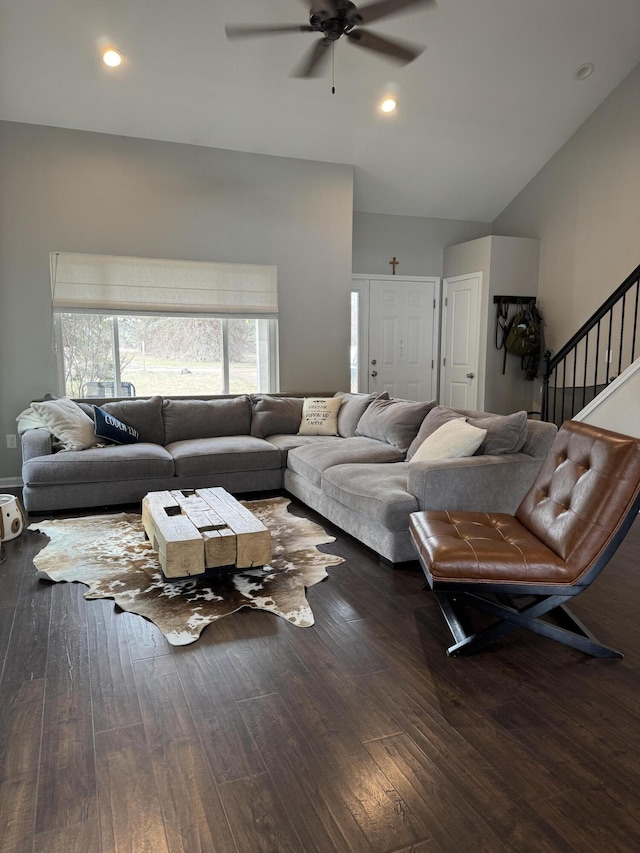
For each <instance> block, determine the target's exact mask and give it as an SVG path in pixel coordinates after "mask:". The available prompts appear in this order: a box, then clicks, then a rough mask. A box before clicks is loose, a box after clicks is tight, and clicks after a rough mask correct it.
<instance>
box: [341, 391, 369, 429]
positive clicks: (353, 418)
mask: <svg viewBox="0 0 640 853" xmlns="http://www.w3.org/2000/svg"><path fill="white" fill-rule="evenodd" d="M333 396H334V397H342V405H341V406H340V410H339V411H338V435H341V436H342V437H343V438H353V436H354V435H355V434H356V427H357V426H358V421H359V420H360V418H361V417H362V416H363V415H364V413H365V411H366V410H367V408H368V407H369V406H370V405H371V403H373V401H374V400H375V399H376V395H375V394H348V393H345V392H344V391H337V392H336V393H335V394H334V395H333Z"/></svg>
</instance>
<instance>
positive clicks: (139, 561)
mask: <svg viewBox="0 0 640 853" xmlns="http://www.w3.org/2000/svg"><path fill="white" fill-rule="evenodd" d="M289 503H290V501H289V500H287V499H286V498H271V499H268V500H259V501H250V502H245V505H246V506H247V507H249V509H250V510H251V511H252V512H253V513H254V514H255V515H256V516H257V517H258V518H259V519H260V520H261V521H262V523H263V524H264V525H266V527H268V528H269V530H270V531H271V535H272V545H273V559H272V560H271V565H269V566H264V567H262V568H257V569H243V570H242V571H237V572H225V573H222V574H220V575H218V576H215V577H209V578H204V579H201V580H198V579H194V578H189V579H187V580H181V581H168V580H166V579H165V578H164V577H163V575H162V572H161V569H160V564H159V562H158V560H157V558H156V554H155V552H154V551H153V549H152V548H151V544H150V542H148V541H147V540H146V539H145V534H144V529H143V527H142V521H141V517H140V516H139V515H135V514H127V513H118V514H117V515H103V516H89V517H86V518H67V519H55V520H52V521H38V522H36V523H34V524H32V525H30V527H29V530H33V531H39V532H40V533H44V534H45V535H46V536H48V537H49V539H50V540H51V541H50V542H49V543H48V544H47V545H46V546H45V547H44V548H43V549H42V551H40V552H39V553H38V554H37V555H36V557H35V559H34V561H33V562H34V565H35V567H36V568H37V570H38V577H40V578H45V579H47V580H51V581H78V582H79V583H84V584H86V585H87V586H88V587H89V590H88V592H86V593H85V598H87V599H92V598H113V599H114V601H115V602H116V604H117V605H118V606H119V607H121V608H122V609H123V610H127V611H129V612H130V613H137V614H139V615H140V616H145V617H146V618H147V619H149V620H150V621H151V622H153V623H154V624H155V625H157V626H158V628H159V629H160V630H161V631H162V633H163V634H164V635H165V637H166V638H167V640H168V641H169V642H170V643H171V644H172V645H174V646H182V645H187V644H188V643H193V642H194V641H195V640H197V639H198V637H199V636H200V634H201V632H202V630H203V629H204V628H205V627H206V626H207V625H210V624H211V622H215V621H216V620H217V619H221V618H222V617H223V616H227V615H228V614H230V613H234V612H235V611H236V610H239V609H240V608H241V607H253V608H257V609H260V610H269V611H271V612H272V613H276V614H277V615H278V616H282V617H283V618H284V619H287V620H288V621H289V622H291V623H292V624H294V625H299V626H302V627H307V626H309V625H313V621H314V620H313V614H312V612H311V608H310V607H309V603H308V601H307V599H306V596H305V587H309V586H313V585H314V584H316V583H318V582H319V581H321V580H323V579H324V578H326V577H327V573H326V571H325V569H326V567H327V566H337V565H339V564H340V563H342V562H344V560H343V559H342V557H336V556H334V555H333V554H324V553H322V552H321V551H319V550H318V549H317V547H316V546H317V545H324V544H326V543H329V542H334V541H335V538H334V537H333V536H329V535H328V534H327V533H325V531H324V530H323V529H322V528H321V527H320V526H319V525H317V524H315V523H314V522H312V521H309V520H308V519H306V518H298V517H297V516H295V515H292V514H291V513H290V512H289V511H288V510H287V506H288V505H289Z"/></svg>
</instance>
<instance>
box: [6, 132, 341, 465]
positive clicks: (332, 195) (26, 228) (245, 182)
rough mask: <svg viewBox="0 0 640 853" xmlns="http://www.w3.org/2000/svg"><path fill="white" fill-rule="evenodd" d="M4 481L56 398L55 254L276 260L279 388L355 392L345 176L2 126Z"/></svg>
mask: <svg viewBox="0 0 640 853" xmlns="http://www.w3.org/2000/svg"><path fill="white" fill-rule="evenodd" d="M0 188H1V189H0V235H1V239H2V244H1V246H0V287H1V291H0V294H1V295H0V400H1V401H2V403H1V406H2V409H1V412H0V415H1V416H0V420H1V421H2V428H1V429H0V438H1V441H0V480H1V479H2V478H9V477H15V476H17V475H18V474H19V471H20V452H19V450H6V449H5V441H4V436H5V434H7V433H15V428H16V424H15V417H16V415H17V414H18V413H19V412H20V411H21V410H22V409H24V408H25V407H26V406H27V405H28V403H29V401H30V400H31V399H33V398H37V397H40V396H41V395H43V394H44V393H45V392H47V391H52V390H55V389H56V366H55V358H54V355H53V352H52V349H51V295H50V294H51V290H50V276H49V251H51V250H55V249H57V250H61V251H69V252H96V253H105V254H117V255H139V256H144V257H161V258H189V259H193V260H213V261H229V262H234V261H235V262H239V261H244V262H247V263H265V264H277V266H278V286H279V295H280V378H281V389H282V390H284V391H286V390H292V391H293V390H297V391H300V390H305V389H314V390H320V389H326V390H331V389H338V388H347V387H348V383H349V291H350V286H351V272H352V263H351V245H352V224H353V223H352V219H353V170H352V167H351V166H343V165H332V164H327V163H319V162H311V161H304V160H293V159H288V158H280V157H269V156H263V155H254V154H244V153H238V152H233V151H223V150H219V149H210V148H204V147H197V146H191V145H180V144H174V143H165V142H156V141H151V140H143V139H133V138H127V137H119V136H110V135H106V134H96V133H86V132H83V131H74V130H64V129H58V128H51V127H41V126H37V125H27V124H19V123H13V122H0Z"/></svg>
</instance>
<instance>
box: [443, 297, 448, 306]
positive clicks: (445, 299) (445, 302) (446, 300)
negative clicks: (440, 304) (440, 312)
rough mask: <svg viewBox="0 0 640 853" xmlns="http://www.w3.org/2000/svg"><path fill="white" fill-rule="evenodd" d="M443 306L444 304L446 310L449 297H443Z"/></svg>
mask: <svg viewBox="0 0 640 853" xmlns="http://www.w3.org/2000/svg"><path fill="white" fill-rule="evenodd" d="M444 304H445V308H446V306H447V305H448V304H449V297H448V296H445V298H444Z"/></svg>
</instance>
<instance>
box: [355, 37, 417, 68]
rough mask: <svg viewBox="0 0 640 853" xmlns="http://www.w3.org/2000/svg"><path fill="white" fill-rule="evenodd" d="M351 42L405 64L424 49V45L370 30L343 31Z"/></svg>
mask: <svg viewBox="0 0 640 853" xmlns="http://www.w3.org/2000/svg"><path fill="white" fill-rule="evenodd" d="M345 35H346V36H347V38H348V39H349V41H350V42H351V44H355V45H357V46H358V47H365V48H367V50H374V51H376V53H382V54H384V55H385V56H387V57H389V59H393V60H395V61H396V62H399V63H400V64H401V65H406V64H407V63H408V62H411V61H412V60H413V59H415V58H416V57H417V56H420V54H421V53H422V51H423V50H424V45H421V44H410V43H409V42H406V41H398V40H397V39H393V41H392V40H391V39H388V38H384V37H383V36H378V35H376V34H375V33H372V32H371V30H352V31H351V32H350V33H345Z"/></svg>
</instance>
